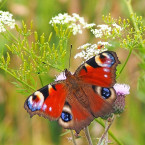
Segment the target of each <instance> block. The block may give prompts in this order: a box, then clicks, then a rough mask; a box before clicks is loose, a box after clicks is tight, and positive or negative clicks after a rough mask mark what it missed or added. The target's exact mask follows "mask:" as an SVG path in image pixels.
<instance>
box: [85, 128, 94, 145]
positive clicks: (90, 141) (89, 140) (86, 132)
mask: <svg viewBox="0 0 145 145" xmlns="http://www.w3.org/2000/svg"><path fill="white" fill-rule="evenodd" d="M84 131H85V135H86V137H87V140H88V143H89V145H93V143H92V140H91V136H90V133H89V129H88V127H85V128H84Z"/></svg>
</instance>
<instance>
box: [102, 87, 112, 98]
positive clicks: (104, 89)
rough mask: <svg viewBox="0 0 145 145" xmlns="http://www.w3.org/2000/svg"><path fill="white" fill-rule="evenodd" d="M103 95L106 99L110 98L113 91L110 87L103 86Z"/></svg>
mask: <svg viewBox="0 0 145 145" xmlns="http://www.w3.org/2000/svg"><path fill="white" fill-rule="evenodd" d="M101 95H102V97H103V98H104V99H108V98H109V97H110V96H111V91H110V89H109V88H102V90H101Z"/></svg>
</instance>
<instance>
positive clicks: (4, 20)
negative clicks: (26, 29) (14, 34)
mask: <svg viewBox="0 0 145 145" xmlns="http://www.w3.org/2000/svg"><path fill="white" fill-rule="evenodd" d="M12 16H13V15H12V14H11V13H9V12H3V11H0V32H5V31H6V29H5V27H7V26H8V27H10V29H13V28H14V27H15V20H14V19H12Z"/></svg>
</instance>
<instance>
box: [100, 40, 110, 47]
mask: <svg viewBox="0 0 145 145" xmlns="http://www.w3.org/2000/svg"><path fill="white" fill-rule="evenodd" d="M98 44H99V45H104V47H105V45H107V46H112V44H110V43H109V42H102V41H98Z"/></svg>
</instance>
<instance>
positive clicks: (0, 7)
mask: <svg viewBox="0 0 145 145" xmlns="http://www.w3.org/2000/svg"><path fill="white" fill-rule="evenodd" d="M6 2H7V0H4V1H3V2H2V4H1V5H0V10H1V9H2V7H3V6H4V4H5V3H6Z"/></svg>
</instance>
